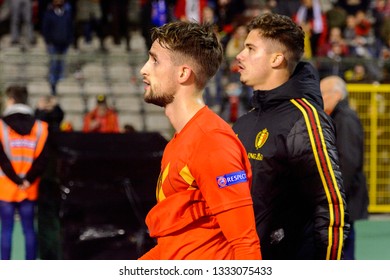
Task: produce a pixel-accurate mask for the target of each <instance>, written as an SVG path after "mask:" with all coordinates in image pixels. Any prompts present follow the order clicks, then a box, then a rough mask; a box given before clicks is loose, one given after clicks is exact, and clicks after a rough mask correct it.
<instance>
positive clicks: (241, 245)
mask: <svg viewBox="0 0 390 280" xmlns="http://www.w3.org/2000/svg"><path fill="white" fill-rule="evenodd" d="M217 220H218V223H219V225H220V227H221V229H222V232H223V234H224V235H225V237H226V239H227V240H228V241H229V243H230V244H231V245H232V247H233V248H234V252H235V259H236V260H261V259H262V257H261V251H260V241H259V237H258V235H257V232H256V227H255V216H254V212H253V207H252V206H251V205H248V206H243V207H239V208H234V209H230V210H228V211H225V212H222V213H219V214H218V215H217Z"/></svg>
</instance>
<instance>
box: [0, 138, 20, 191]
mask: <svg viewBox="0 0 390 280" xmlns="http://www.w3.org/2000/svg"><path fill="white" fill-rule="evenodd" d="M0 167H1V169H2V170H3V172H4V174H5V175H6V176H7V177H8V178H9V179H10V180H12V181H13V182H14V183H15V184H17V185H20V184H22V183H23V179H22V178H20V177H19V176H18V175H17V174H16V172H15V169H14V168H13V166H12V163H11V161H10V160H9V158H8V157H7V155H6V154H5V152H4V148H3V144H2V143H1V141H0Z"/></svg>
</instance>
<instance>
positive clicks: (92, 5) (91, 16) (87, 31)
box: [73, 0, 105, 50]
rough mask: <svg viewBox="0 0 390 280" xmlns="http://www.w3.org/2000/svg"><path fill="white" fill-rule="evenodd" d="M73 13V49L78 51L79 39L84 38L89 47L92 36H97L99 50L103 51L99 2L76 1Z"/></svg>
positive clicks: (95, 0) (91, 0)
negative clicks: (74, 12)
mask: <svg viewBox="0 0 390 280" xmlns="http://www.w3.org/2000/svg"><path fill="white" fill-rule="evenodd" d="M75 11H76V15H75V32H74V35H75V36H74V42H73V46H74V47H75V49H78V46H79V42H78V40H79V38H80V37H83V38H84V40H85V43H86V44H87V45H91V43H92V39H93V38H94V35H97V37H98V38H99V42H100V50H104V49H105V46H104V36H103V33H102V32H103V27H102V11H101V6H100V0H78V1H76V7H75Z"/></svg>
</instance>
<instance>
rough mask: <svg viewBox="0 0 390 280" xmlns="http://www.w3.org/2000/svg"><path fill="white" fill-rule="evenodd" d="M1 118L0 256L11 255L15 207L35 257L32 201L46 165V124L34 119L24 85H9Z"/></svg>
mask: <svg viewBox="0 0 390 280" xmlns="http://www.w3.org/2000/svg"><path fill="white" fill-rule="evenodd" d="M5 96H6V103H5V105H6V107H5V110H4V112H3V116H2V119H1V120H0V167H1V171H2V172H1V174H0V217H1V259H3V260H9V259H11V250H12V232H13V228H14V219H15V217H14V215H15V211H18V213H19V215H20V218H21V222H22V228H23V234H24V237H25V253H26V259H29V260H34V259H36V258H37V245H38V244H37V238H36V232H35V225H34V223H35V205H36V201H37V199H38V186H39V182H40V176H41V175H42V173H43V172H44V170H45V168H46V165H47V160H48V158H47V156H48V148H47V144H46V143H47V137H48V126H47V123H45V122H43V121H38V120H35V118H34V110H33V109H32V108H31V107H29V106H28V105H27V102H28V92H27V88H26V87H24V86H14V85H12V86H9V87H8V88H7V89H6V91H5Z"/></svg>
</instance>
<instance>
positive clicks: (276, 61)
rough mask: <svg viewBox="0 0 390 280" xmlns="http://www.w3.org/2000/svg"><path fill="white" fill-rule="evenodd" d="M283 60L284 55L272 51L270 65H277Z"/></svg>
mask: <svg viewBox="0 0 390 280" xmlns="http://www.w3.org/2000/svg"><path fill="white" fill-rule="evenodd" d="M283 60H284V55H283V54H282V53H274V54H272V57H271V65H272V67H279V66H280V65H281V64H282V63H283Z"/></svg>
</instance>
